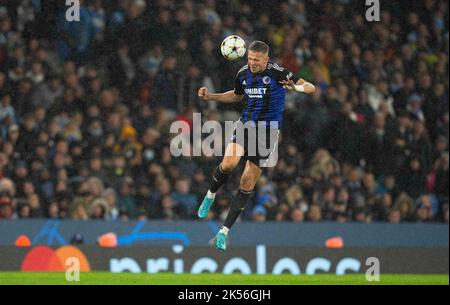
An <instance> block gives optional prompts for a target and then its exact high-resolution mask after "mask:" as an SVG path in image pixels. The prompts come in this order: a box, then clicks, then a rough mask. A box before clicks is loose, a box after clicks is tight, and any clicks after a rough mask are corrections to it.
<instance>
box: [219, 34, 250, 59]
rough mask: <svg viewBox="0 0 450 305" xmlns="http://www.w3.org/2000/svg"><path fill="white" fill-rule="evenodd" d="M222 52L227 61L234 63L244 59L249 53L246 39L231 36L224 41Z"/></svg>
mask: <svg viewBox="0 0 450 305" xmlns="http://www.w3.org/2000/svg"><path fill="white" fill-rule="evenodd" d="M220 51H221V52H222V55H223V57H225V59H227V60H230V61H233V60H238V59H240V58H242V57H243V56H244V55H245V52H246V51H247V45H246V44H245V41H244V39H242V38H241V37H239V36H236V35H230V36H228V37H227V38H225V39H224V40H223V41H222V44H221V45H220Z"/></svg>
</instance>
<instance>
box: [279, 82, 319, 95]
mask: <svg viewBox="0 0 450 305" xmlns="http://www.w3.org/2000/svg"><path fill="white" fill-rule="evenodd" d="M280 84H281V85H283V87H284V88H286V89H288V90H291V91H297V92H303V93H308V94H311V93H315V92H316V87H315V86H314V85H313V84H311V83H309V82H307V81H305V80H304V79H303V78H300V79H299V80H298V81H297V82H296V83H294V81H293V80H292V79H288V80H281V81H280Z"/></svg>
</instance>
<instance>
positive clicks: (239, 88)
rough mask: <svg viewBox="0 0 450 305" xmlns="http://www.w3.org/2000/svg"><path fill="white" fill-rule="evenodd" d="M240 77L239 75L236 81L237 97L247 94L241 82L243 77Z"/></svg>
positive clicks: (235, 92) (235, 90) (235, 91)
mask: <svg viewBox="0 0 450 305" xmlns="http://www.w3.org/2000/svg"><path fill="white" fill-rule="evenodd" d="M240 75H241V74H240V73H238V74H237V75H236V78H235V80H234V94H236V95H244V94H245V91H244V87H242V84H241V80H240V78H241V76H240Z"/></svg>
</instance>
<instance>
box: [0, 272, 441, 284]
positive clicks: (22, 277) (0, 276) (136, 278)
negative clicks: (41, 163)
mask: <svg viewBox="0 0 450 305" xmlns="http://www.w3.org/2000/svg"><path fill="white" fill-rule="evenodd" d="M448 279H449V277H448V274H439V275H433V274H427V275H416V274H414V275H413V274H402V275H399V274H381V276H380V281H379V282H368V281H366V278H365V275H364V274H351V275H343V276H337V275H333V274H320V275H290V274H283V275H271V274H267V275H256V274H251V275H242V274H230V275H224V274H174V273H158V274H147V273H139V274H131V273H109V272H88V273H81V274H80V281H79V282H68V281H67V280H66V277H65V274H64V273H24V272H0V285H2V284H3V285H4V284H15V285H20V284H28V285H33V284H43V285H46V284H48V285H55V284H56V285H67V284H69V285H74V284H81V285H83V284H86V285H88V284H91V285H98V284H109V285H133V284H140V285H147V284H150V285H151V284H153V285H373V284H382V285H383V284H385V285H397V284H398V285H436V284H437V285H448V284H449V280H448Z"/></svg>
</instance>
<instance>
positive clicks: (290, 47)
mask: <svg viewBox="0 0 450 305" xmlns="http://www.w3.org/2000/svg"><path fill="white" fill-rule="evenodd" d="M80 3H81V9H80V21H78V22H69V21H67V20H66V18H65V17H66V10H67V9H68V6H64V1H56V0H49V1H41V0H21V1H7V0H0V67H1V68H0V219H26V218H40V217H46V218H54V219H78V220H86V219H106V220H118V219H120V220H127V219H167V220H177V219H195V212H196V209H197V206H198V204H199V203H200V200H201V199H202V198H203V196H204V194H205V192H206V191H207V189H208V187H209V179H210V177H211V174H212V170H213V168H214V167H215V166H217V164H218V163H219V162H220V157H206V156H201V157H190V156H181V157H174V156H172V154H171V152H170V140H171V138H173V136H174V135H173V134H171V133H170V124H171V123H172V122H173V121H174V120H184V121H186V122H187V123H189V124H192V114H193V113H196V112H201V113H202V115H203V120H205V121H206V120H218V121H221V122H223V121H224V120H236V119H237V118H238V117H239V112H240V110H241V109H242V106H243V105H240V104H233V105H229V104H228V105H224V104H218V103H214V102H211V103H205V102H201V101H200V100H199V99H198V97H197V90H198V88H199V87H201V86H207V87H208V88H209V90H211V91H213V92H224V91H228V90H231V89H233V85H234V78H235V75H236V73H237V71H238V70H239V68H240V67H241V66H242V65H244V64H245V59H243V60H241V61H237V62H227V61H225V60H224V59H223V58H222V57H221V55H220V50H219V46H220V42H221V41H222V40H223V38H224V37H226V36H228V35H230V34H237V35H239V36H241V37H243V38H244V39H245V40H246V41H247V42H251V41H253V40H263V41H265V42H267V43H268V44H269V45H270V47H271V51H270V56H271V58H272V60H273V61H275V62H277V63H279V64H281V65H282V66H284V67H286V68H288V69H289V70H291V71H292V72H293V73H295V74H297V75H299V76H301V77H303V78H304V79H305V80H307V81H310V82H312V83H314V84H316V86H317V87H318V89H319V90H318V92H317V93H316V94H315V95H313V96H308V95H304V94H300V93H293V94H289V95H288V96H287V101H286V109H285V114H284V121H283V122H284V123H283V129H282V137H281V140H280V145H279V161H278V163H277V165H276V166H275V167H274V168H270V169H265V170H264V173H263V176H262V177H261V179H260V180H259V182H258V185H257V189H256V190H257V192H256V194H255V196H254V198H252V200H251V202H250V204H249V205H248V206H247V208H246V210H245V212H244V214H243V215H242V217H241V219H242V220H244V221H257V222H259V221H293V222H303V221H306V222H317V221H335V222H353V221H356V222H363V223H370V222H390V223H401V222H444V223H448V221H449V201H448V200H449V195H448V189H449V182H448V166H449V150H448V141H449V126H448V124H449V113H448V87H449V81H448V72H449V71H448V70H449V69H448V67H449V64H448V56H449V34H448V24H449V23H448V1H445V0H421V1H390V2H388V1H383V2H381V14H380V21H379V22H368V21H366V19H365V15H366V9H367V7H366V6H364V4H365V3H364V1H359V0H355V1H352V0H335V1H322V0H310V1H302V0H289V1H267V3H264V5H262V4H261V1H256V0H249V1H237V0H232V1H225V0H205V1H194V0H183V1H175V0H155V1H144V0H116V1H104V0H91V1H88V0H85V1H80ZM242 168H243V167H242V165H241V166H240V167H239V168H238V169H236V171H235V175H233V178H232V179H230V180H229V181H228V182H227V184H225V185H224V186H223V187H222V189H221V190H220V191H219V193H218V196H217V199H216V204H215V205H214V206H213V208H212V211H211V212H210V214H209V216H208V219H217V220H219V219H220V220H223V219H224V217H225V215H226V212H227V210H228V208H229V206H230V200H231V198H232V195H234V192H236V190H237V189H238V185H239V177H240V172H241V171H242Z"/></svg>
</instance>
